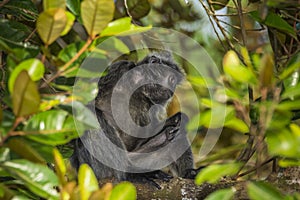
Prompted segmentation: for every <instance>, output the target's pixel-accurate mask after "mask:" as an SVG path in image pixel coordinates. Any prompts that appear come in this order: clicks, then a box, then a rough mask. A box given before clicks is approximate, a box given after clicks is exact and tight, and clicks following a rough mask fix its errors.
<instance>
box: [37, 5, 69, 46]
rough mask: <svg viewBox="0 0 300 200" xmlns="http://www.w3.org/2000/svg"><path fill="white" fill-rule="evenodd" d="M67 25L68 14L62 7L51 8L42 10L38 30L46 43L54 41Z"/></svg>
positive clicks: (38, 20)
mask: <svg viewBox="0 0 300 200" xmlns="http://www.w3.org/2000/svg"><path fill="white" fill-rule="evenodd" d="M66 25H67V15H66V12H65V10H64V9H62V8H51V9H48V10H45V11H44V12H42V13H41V14H40V15H39V17H38V19H37V24H36V28H37V32H38V34H39V35H40V37H41V39H42V40H43V42H44V43H45V44H46V45H49V44H51V43H52V42H54V41H55V40H56V39H57V38H58V37H59V36H60V35H61V33H62V32H63V31H64V30H65V27H66Z"/></svg>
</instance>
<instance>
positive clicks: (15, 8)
mask: <svg viewBox="0 0 300 200" xmlns="http://www.w3.org/2000/svg"><path fill="white" fill-rule="evenodd" d="M0 13H1V14H7V15H12V16H14V17H17V18H19V19H22V20H26V21H35V20H36V18H37V16H38V11H37V8H36V6H35V5H34V3H33V2H32V1H31V0H10V1H7V2H6V3H5V4H4V5H3V6H2V7H1V8H0ZM1 30H2V31H3V29H1Z"/></svg>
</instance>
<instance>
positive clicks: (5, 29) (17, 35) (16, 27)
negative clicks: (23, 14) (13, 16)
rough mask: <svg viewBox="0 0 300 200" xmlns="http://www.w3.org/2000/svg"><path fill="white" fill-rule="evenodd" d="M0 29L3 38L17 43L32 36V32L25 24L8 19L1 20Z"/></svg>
mask: <svg viewBox="0 0 300 200" xmlns="http://www.w3.org/2000/svg"><path fill="white" fill-rule="evenodd" d="M0 29H1V31H0V37H1V38H3V39H6V40H10V41H13V42H15V43H17V42H23V41H24V40H25V39H26V38H27V37H28V36H29V34H31V30H30V29H29V28H28V27H27V26H25V25H24V24H22V23H20V22H17V21H12V20H8V19H0Z"/></svg>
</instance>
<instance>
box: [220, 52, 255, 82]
mask: <svg viewBox="0 0 300 200" xmlns="http://www.w3.org/2000/svg"><path fill="white" fill-rule="evenodd" d="M223 68H224V72H225V73H226V74H227V75H229V76H230V77H232V78H233V79H234V80H236V81H238V82H241V83H252V84H255V83H256V78H255V76H254V74H253V73H252V71H251V70H250V69H248V68H246V67H244V66H242V64H241V62H240V59H239V57H238V55H237V54H236V53H235V52H234V51H233V50H230V51H228V52H227V53H226V54H225V56H224V58H223Z"/></svg>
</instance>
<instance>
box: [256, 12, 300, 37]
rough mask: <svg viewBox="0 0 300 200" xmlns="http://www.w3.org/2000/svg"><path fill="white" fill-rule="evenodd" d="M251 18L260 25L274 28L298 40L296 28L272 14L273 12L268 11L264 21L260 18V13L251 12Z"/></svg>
mask: <svg viewBox="0 0 300 200" xmlns="http://www.w3.org/2000/svg"><path fill="white" fill-rule="evenodd" d="M250 16H251V17H252V18H253V19H254V20H256V21H258V22H259V23H262V24H264V25H266V26H269V27H272V28H276V29H278V30H280V31H282V32H284V33H287V34H289V35H291V36H293V37H294V38H297V36H296V33H295V30H294V28H293V27H292V26H291V25H289V23H287V22H286V21H285V20H284V19H283V18H282V17H280V16H279V15H277V14H276V13H274V12H272V11H271V10H269V11H268V15H267V16H266V18H265V19H264V20H263V19H261V18H260V13H259V12H258V11H253V12H250Z"/></svg>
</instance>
